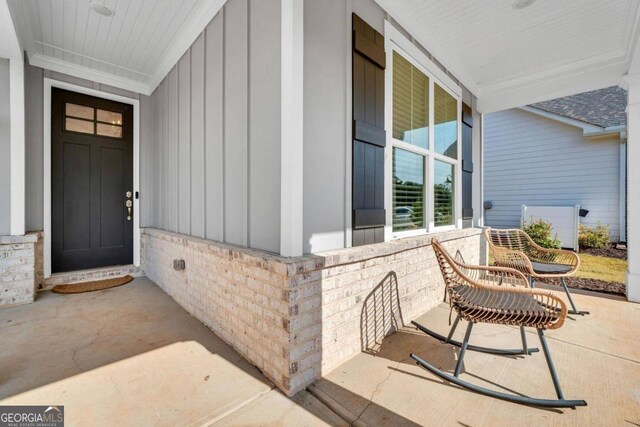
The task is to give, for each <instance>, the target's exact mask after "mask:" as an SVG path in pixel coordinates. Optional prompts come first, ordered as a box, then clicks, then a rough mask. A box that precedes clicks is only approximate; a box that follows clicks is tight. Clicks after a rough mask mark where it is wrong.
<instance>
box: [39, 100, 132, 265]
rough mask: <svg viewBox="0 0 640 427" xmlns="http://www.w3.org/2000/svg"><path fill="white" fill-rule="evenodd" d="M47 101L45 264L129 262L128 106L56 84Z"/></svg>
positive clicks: (130, 110) (109, 263)
mask: <svg viewBox="0 0 640 427" xmlns="http://www.w3.org/2000/svg"><path fill="white" fill-rule="evenodd" d="M51 107H52V108H51V177H52V179H51V187H52V188H51V228H52V241H51V248H52V253H51V266H52V271H53V272H54V273H56V272H62V271H74V270H82V269H88V268H96V267H105V266H111V265H121V264H131V263H132V262H133V107H132V106H131V105H127V104H122V103H119V102H114V101H109V100H105V99H100V98H95V97H92V96H87V95H81V94H78V93H74V92H69V91H66V90H62V89H57V88H53V90H52V105H51ZM129 205H130V206H129Z"/></svg>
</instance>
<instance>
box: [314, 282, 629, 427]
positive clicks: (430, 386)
mask: <svg viewBox="0 0 640 427" xmlns="http://www.w3.org/2000/svg"><path fill="white" fill-rule="evenodd" d="M558 294H559V295H561V296H564V295H562V294H561V293H558ZM573 295H574V298H575V300H576V304H577V305H578V307H579V308H580V309H582V310H589V311H591V315H589V316H585V317H581V316H570V317H571V318H569V319H567V322H566V323H565V325H564V326H563V327H562V328H560V329H559V330H555V331H548V332H547V334H546V336H547V341H548V343H549V347H550V350H551V354H552V357H553V359H554V362H555V365H556V370H557V372H558V375H559V379H560V383H561V386H562V388H563V391H564V395H565V397H566V398H568V399H584V400H586V401H587V403H588V406H587V407H582V408H578V409H576V410H572V409H563V410H559V409H539V408H534V407H529V406H524V405H518V404H513V403H508V402H504V401H500V400H496V399H492V398H489V397H486V396H482V395H479V394H475V393H472V392H469V391H466V390H463V389H461V388H459V387H457V386H455V385H452V384H448V383H444V382H443V381H442V380H440V379H439V378H437V377H436V376H434V375H432V374H431V373H430V372H428V371H426V370H424V369H422V368H421V367H419V366H417V365H416V364H415V363H414V362H413V360H412V359H410V358H409V354H410V353H412V352H413V353H416V354H418V355H419V356H421V357H422V358H423V359H425V360H426V361H428V362H430V363H432V364H434V365H436V366H438V367H439V368H441V369H443V370H445V371H447V372H450V373H452V372H453V368H454V367H455V363H456V360H457V354H458V349H457V348H456V347H453V346H451V345H444V344H441V343H440V342H438V341H437V340H435V339H433V338H431V337H429V336H427V335H425V334H423V333H421V332H419V331H417V330H416V329H415V328H414V327H413V326H411V325H409V326H405V327H403V328H401V330H400V331H398V332H396V333H394V334H392V335H390V336H388V337H387V338H386V339H385V340H384V341H383V342H382V343H381V345H380V346H379V348H376V349H373V350H370V351H368V352H363V353H361V354H360V355H358V356H356V357H355V358H353V359H351V360H350V361H348V362H346V363H345V364H343V365H342V366H340V367H338V368H337V369H335V370H333V371H332V372H330V373H329V374H328V375H326V376H325V377H324V378H322V379H321V380H319V381H317V382H316V383H315V384H313V385H312V386H310V387H309V388H308V390H310V391H311V392H312V393H313V394H314V395H316V396H318V397H319V398H320V400H322V401H323V402H325V403H326V404H327V405H328V406H329V407H331V408H332V409H333V410H334V411H336V412H338V413H340V414H341V415H342V416H343V417H344V418H346V419H349V420H350V421H351V422H352V424H356V425H357V424H362V423H364V424H366V425H375V426H416V425H426V426H430V425H434V426H440V425H466V426H494V425H514V426H515V425H576V426H577V425H583V426H592V425H603V426H604V425H607V426H609V425H629V426H631V425H636V426H637V425H640V339H638V337H639V336H640V335H639V330H640V305H639V304H633V303H628V302H626V301H624V300H622V299H621V298H615V297H614V298H609V297H604V296H600V295H598V294H589V293H586V292H580V293H579V292H578V291H574V293H573ZM565 298H566V297H565ZM454 315H455V314H454ZM448 317H449V306H448V304H441V305H440V306H438V307H436V308H435V309H433V310H431V311H429V312H428V313H426V314H424V315H423V316H421V317H420V318H419V319H418V321H419V322H420V323H422V324H424V325H426V326H427V327H429V328H431V329H433V330H435V331H437V332H439V333H441V334H443V335H445V336H446V335H447V332H448V330H449V326H448ZM465 329H466V322H461V323H460V326H459V327H458V330H457V331H456V335H455V338H456V339H458V340H460V341H462V336H463V335H464V330H465ZM527 338H528V343H529V346H530V347H534V346H535V347H538V348H540V342H539V340H538V337H537V334H536V333H535V330H530V331H528V334H527ZM471 342H472V343H474V344H478V345H485V346H492V347H499V348H519V347H520V346H521V341H520V334H519V331H518V329H517V328H512V327H507V326H496V325H488V324H481V325H477V326H476V327H475V328H474V330H473V333H472V335H471ZM461 378H462V379H464V380H467V381H469V382H472V383H474V384H478V385H481V386H484V387H488V388H491V389H495V390H500V391H503V392H511V393H513V392H518V393H522V394H524V395H528V396H532V397H541V398H551V399H553V398H555V393H554V389H553V384H552V382H551V377H550V375H549V372H548V370H547V367H546V363H545V360H544V355H543V354H542V352H539V353H534V354H533V355H531V356H526V357H517V358H515V357H499V356H492V355H488V354H483V353H478V352H473V351H468V352H467V354H466V356H465V361H464V369H463V372H462V374H461Z"/></svg>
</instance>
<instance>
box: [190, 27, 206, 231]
mask: <svg viewBox="0 0 640 427" xmlns="http://www.w3.org/2000/svg"><path fill="white" fill-rule="evenodd" d="M204 59H205V58H204V33H203V34H200V36H199V37H198V38H197V39H196V41H195V42H194V43H193V46H192V47H191V235H192V236H197V237H202V238H204V235H205V211H204V210H205V198H204V195H205V185H206V183H205V179H204V177H205V175H204V169H205V164H204V162H205V154H204Z"/></svg>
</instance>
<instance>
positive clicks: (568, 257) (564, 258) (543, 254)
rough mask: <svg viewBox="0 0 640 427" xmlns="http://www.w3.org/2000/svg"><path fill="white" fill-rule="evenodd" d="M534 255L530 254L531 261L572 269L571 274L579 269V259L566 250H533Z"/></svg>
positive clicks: (538, 248)
mask: <svg viewBox="0 0 640 427" xmlns="http://www.w3.org/2000/svg"><path fill="white" fill-rule="evenodd" d="M535 249H536V252H537V253H535V254H531V257H530V258H531V260H532V261H537V262H543V263H550V264H562V265H566V266H570V267H572V269H571V272H570V273H568V274H573V273H574V272H575V271H576V270H578V267H580V257H579V256H578V254H577V253H575V252H572V251H568V250H566V249H547V248H540V247H537V248H535Z"/></svg>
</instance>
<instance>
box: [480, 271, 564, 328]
mask: <svg viewBox="0 0 640 427" xmlns="http://www.w3.org/2000/svg"><path fill="white" fill-rule="evenodd" d="M474 282H475V281H474ZM474 284H475V285H476V286H478V285H479V287H481V288H484V289H486V290H489V291H491V292H495V293H496V298H499V294H505V293H514V294H527V295H529V296H531V297H533V298H534V299H535V300H536V302H537V303H538V304H540V306H541V307H542V308H543V309H544V310H545V311H546V312H548V313H549V314H552V315H554V316H557V320H556V321H555V322H554V323H552V324H550V325H549V326H547V328H546V329H558V328H560V327H561V326H562V325H563V324H564V321H565V319H566V318H567V312H568V311H567V305H566V304H565V303H564V301H563V300H562V299H561V298H560V297H558V296H556V295H554V294H553V293H552V292H551V291H547V290H544V289H538V288H522V287H505V286H499V285H490V284H481V283H478V282H475V283H474Z"/></svg>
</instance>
